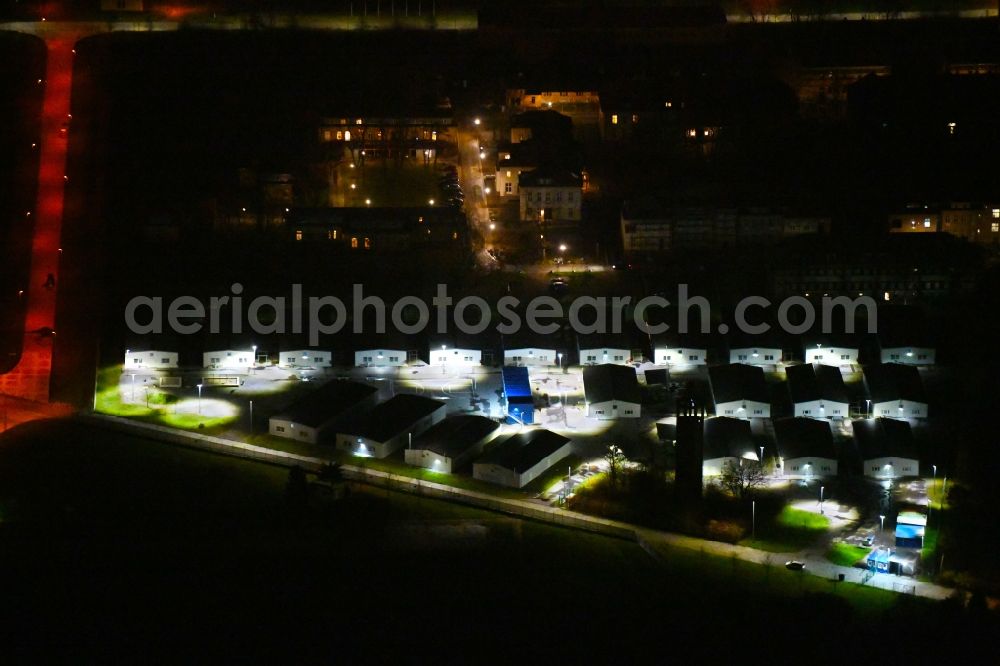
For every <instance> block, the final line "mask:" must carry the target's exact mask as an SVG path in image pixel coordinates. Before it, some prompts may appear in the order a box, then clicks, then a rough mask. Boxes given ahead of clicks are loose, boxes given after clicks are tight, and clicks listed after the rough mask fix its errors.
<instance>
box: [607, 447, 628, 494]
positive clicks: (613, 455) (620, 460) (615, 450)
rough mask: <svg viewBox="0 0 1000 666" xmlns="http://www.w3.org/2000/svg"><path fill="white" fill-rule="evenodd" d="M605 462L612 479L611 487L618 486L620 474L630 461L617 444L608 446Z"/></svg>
mask: <svg viewBox="0 0 1000 666" xmlns="http://www.w3.org/2000/svg"><path fill="white" fill-rule="evenodd" d="M604 461H605V462H607V463H608V475H609V476H610V477H611V485H612V486H617V485H618V474H619V473H620V472H621V471H622V468H623V467H624V466H625V463H626V462H627V461H628V459H627V458H626V457H625V453H624V452H623V451H622V450H621V448H620V447H619V446H618V445H617V444H608V450H607V453H605V454H604Z"/></svg>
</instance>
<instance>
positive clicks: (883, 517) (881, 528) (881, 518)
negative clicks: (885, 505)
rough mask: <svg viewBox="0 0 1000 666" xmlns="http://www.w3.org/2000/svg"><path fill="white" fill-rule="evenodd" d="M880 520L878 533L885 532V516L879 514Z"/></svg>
mask: <svg viewBox="0 0 1000 666" xmlns="http://www.w3.org/2000/svg"><path fill="white" fill-rule="evenodd" d="M878 519H879V526H878V531H879V532H883V531H885V515H884V514H879V516H878Z"/></svg>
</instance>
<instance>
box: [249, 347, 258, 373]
mask: <svg viewBox="0 0 1000 666" xmlns="http://www.w3.org/2000/svg"><path fill="white" fill-rule="evenodd" d="M250 349H251V350H252V351H253V358H252V359H251V363H252V365H251V366H250V374H252V375H253V374H256V371H257V345H253V346H251V347H250Z"/></svg>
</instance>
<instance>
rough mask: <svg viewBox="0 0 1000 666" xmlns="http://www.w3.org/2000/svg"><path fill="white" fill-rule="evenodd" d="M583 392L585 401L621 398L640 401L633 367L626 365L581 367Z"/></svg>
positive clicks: (604, 400)
mask: <svg viewBox="0 0 1000 666" xmlns="http://www.w3.org/2000/svg"><path fill="white" fill-rule="evenodd" d="M583 393H584V396H585V397H586V400H587V402H590V403H595V402H607V401H608V400H622V401H625V402H634V403H639V402H640V394H639V380H638V379H637V378H636V374H635V368H632V367H630V366H627V365H614V364H612V363H604V364H602V365H589V366H587V367H585V368H584V369H583Z"/></svg>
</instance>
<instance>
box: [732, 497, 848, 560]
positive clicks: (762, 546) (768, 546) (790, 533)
mask: <svg viewBox="0 0 1000 666" xmlns="http://www.w3.org/2000/svg"><path fill="white" fill-rule="evenodd" d="M829 525H830V521H829V520H828V519H827V518H826V517H825V516H821V515H820V514H818V513H811V512H809V511H801V510H799V509H793V508H791V507H787V506H786V507H785V508H784V509H782V511H781V513H779V514H778V516H777V517H776V518H775V519H774V521H773V522H770V523H764V524H762V525H758V526H757V536H756V538H753V539H745V540H743V541H741V542H740V545H743V546H749V547H750V548H756V549H758V550H766V551H768V552H771V553H791V552H795V551H798V550H802V549H803V548H806V547H807V546H811V545H812V544H814V543H815V542H816V540H817V539H818V538H819V537H820V536H821V535H822V534H823V533H824V532H825V531H826V530H827V528H828V527H829Z"/></svg>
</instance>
